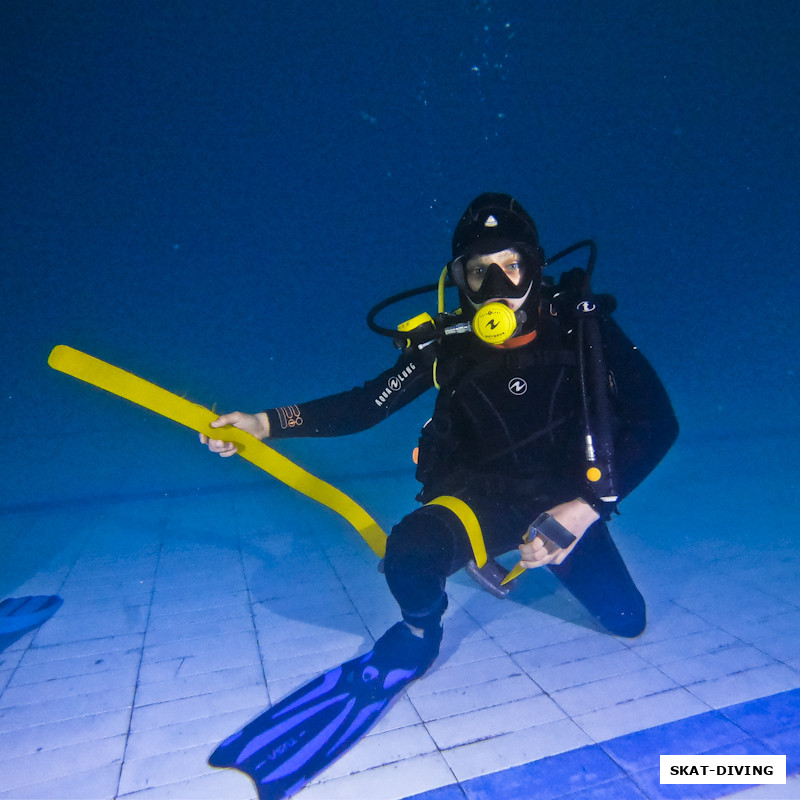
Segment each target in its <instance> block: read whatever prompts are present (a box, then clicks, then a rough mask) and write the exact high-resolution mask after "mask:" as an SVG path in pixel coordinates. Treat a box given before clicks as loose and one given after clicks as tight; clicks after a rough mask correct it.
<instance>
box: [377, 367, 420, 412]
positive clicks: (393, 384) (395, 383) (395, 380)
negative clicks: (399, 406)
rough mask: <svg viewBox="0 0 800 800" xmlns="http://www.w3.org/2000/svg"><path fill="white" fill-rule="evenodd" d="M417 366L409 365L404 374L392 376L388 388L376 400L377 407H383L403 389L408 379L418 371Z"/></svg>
mask: <svg viewBox="0 0 800 800" xmlns="http://www.w3.org/2000/svg"><path fill="white" fill-rule="evenodd" d="M416 368H417V367H416V365H415V364H409V365H408V366H407V367H406V368H405V369H404V370H403V371H402V372H400V373H399V374H397V375H392V377H391V378H389V380H388V381H387V382H386V388H385V389H384V390H383V391H382V392H381V393H380V394H379V395H378V396H377V397H376V398H375V405H376V406H378V407H380V406H382V405H383V404H384V403H385V402H386V401H387V400H388V399H389V398H390V397H391V396H392V395H393V394H394V393H395V392H399V391H400V389H402V388H403V383H404V382H405V380H406V378H408V376H409V375H410V374H411V373H412V372H413V371H414V370H415V369H416Z"/></svg>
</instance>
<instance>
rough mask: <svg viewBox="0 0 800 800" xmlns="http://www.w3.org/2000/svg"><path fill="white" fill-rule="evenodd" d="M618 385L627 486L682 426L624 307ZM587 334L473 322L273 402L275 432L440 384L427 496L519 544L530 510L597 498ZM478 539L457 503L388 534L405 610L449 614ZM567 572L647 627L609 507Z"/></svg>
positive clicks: (429, 510) (395, 585) (619, 468)
mask: <svg viewBox="0 0 800 800" xmlns="http://www.w3.org/2000/svg"><path fill="white" fill-rule="evenodd" d="M601 328H602V335H603V343H604V354H605V360H606V365H607V368H608V371H609V375H610V382H611V385H612V386H613V390H612V392H611V403H612V414H613V419H612V427H613V433H614V445H615V470H616V476H617V482H618V486H617V488H618V493H619V495H620V497H624V496H625V495H627V494H628V493H629V492H630V491H631V490H632V489H633V488H634V487H635V486H636V485H638V484H639V483H640V482H641V481H642V480H643V479H644V477H645V476H646V475H647V474H648V473H649V472H650V471H651V470H652V469H653V468H654V467H655V466H656V464H657V463H658V462H659V461H660V460H661V458H662V457H663V456H664V454H665V453H666V452H667V450H668V449H669V447H670V446H671V445H672V443H673V441H674V440H675V437H676V435H677V422H676V419H675V415H674V413H673V410H672V406H671V404H670V401H669V398H668V397H667V394H666V392H665V390H664V388H663V386H662V384H661V381H660V380H659V379H658V376H657V375H656V374H655V372H654V370H653V369H652V367H651V366H650V364H649V363H648V362H647V360H646V359H645V358H644V356H643V355H642V354H641V353H640V352H639V351H638V350H637V349H636V348H635V347H634V346H633V344H631V342H630V341H629V339H628V338H627V337H626V336H625V335H624V333H623V332H622V331H621V330H620V328H619V327H618V326H617V324H616V323H615V322H614V321H613V320H611V319H605V320H603V321H602V324H601ZM573 336H574V334H573V333H571V332H569V331H568V330H567V329H566V326H564V325H562V323H561V322H559V321H558V320H555V319H552V318H551V317H550V316H548V315H547V314H545V315H544V316H543V318H542V320H541V321H540V324H539V328H538V331H537V336H536V338H535V339H534V340H533V341H532V342H531V343H529V344H526V345H524V346H522V347H518V348H513V349H503V348H495V347H492V346H490V345H487V344H484V343H483V342H481V341H479V340H478V339H476V338H475V337H473V336H472V335H470V334H463V335H457V336H453V337H448V338H446V339H445V340H443V341H442V342H440V343H438V344H434V345H429V346H427V347H424V348H422V349H421V350H418V349H415V348H411V349H409V350H407V351H405V352H404V353H403V354H402V355H401V356H400V358H399V359H398V361H397V363H396V364H395V365H394V367H392V368H391V369H389V370H386V371H385V372H383V373H381V374H380V375H379V376H377V377H376V378H374V379H373V380H371V381H369V382H368V383H366V384H364V385H363V386H360V387H357V388H354V389H352V390H350V391H348V392H343V393H340V394H336V395H331V396H329V397H324V398H321V399H318V400H313V401H310V402H307V403H302V404H300V405H295V406H286V407H282V408H277V409H270V410H269V411H268V412H267V413H268V415H269V420H270V430H271V435H272V437H274V438H280V437H291V436H340V435H343V434H348V433H354V432H356V431H360V430H363V429H366V428H368V427H371V426H372V425H375V424H377V423H378V422H380V421H381V420H383V419H385V418H386V417H387V416H389V414H391V413H393V412H395V411H397V410H398V409H400V408H402V407H403V406H405V405H407V404H408V403H409V402H411V401H412V400H414V399H415V398H417V397H419V396H420V395H421V394H422V393H423V392H425V391H427V390H428V389H430V388H431V387H432V386H433V385H434V373H435V377H436V380H437V382H438V384H439V386H440V387H441V388H440V390H439V393H438V396H437V400H436V405H435V409H434V413H433V416H432V418H431V420H430V421H429V422H428V423H427V424H426V425H425V427H424V428H423V431H422V435H421V438H420V450H419V464H418V469H417V477H418V478H419V480H420V481H421V483H422V485H423V488H422V491H421V492H420V495H419V497H418V499H420V500H421V501H423V502H426V503H427V502H429V501H430V500H432V499H434V498H435V497H438V496H440V495H453V496H455V497H458V498H459V499H461V500H464V501H465V502H466V503H467V504H468V505H469V506H470V507H471V508H472V510H473V511H474V512H475V513H476V515H477V517H478V519H479V521H480V524H481V528H482V531H483V535H484V539H485V541H486V547H487V551H488V553H489V554H490V555H492V556H496V555H499V554H501V553H504V552H507V551H509V550H512V549H515V548H517V547H518V545H519V544H520V543H521V541H522V536H523V534H524V533H525V531H526V530H527V528H528V526H529V525H530V523H531V522H532V521H533V520H534V519H535V518H536V517H537V516H538V515H539V514H540V513H541V512H542V511H547V510H548V509H550V508H552V507H553V506H554V505H556V504H558V503H562V502H566V501H569V500H573V499H575V498H576V497H584V498H586V499H587V500H590V501H592V502H593V504H595V505H597V498H596V497H594V495H593V493H592V491H591V488H590V486H589V484H588V483H587V481H586V480H585V478H584V477H583V471H584V460H583V446H584V441H583V426H582V410H581V409H582V406H581V395H580V386H579V383H580V382H579V380H578V372H577V366H576V356H575V347H574V343H573V342H572V338H573ZM470 558H472V550H471V546H470V544H469V541H468V539H467V537H466V534H465V531H464V528H463V525H462V524H461V522H460V521H459V520H458V518H457V517H456V516H455V515H454V514H453V513H452V512H451V511H449V510H448V509H446V508H443V507H441V506H439V505H433V506H422V507H420V508H417V509H416V510H414V511H413V512H411V513H410V514H409V515H408V516H406V517H405V518H404V519H403V520H401V521H400V522H399V523H398V524H397V525H396V526H395V527H394V528H393V529H392V532H391V535H390V536H389V539H388V542H387V551H386V559H385V573H386V579H387V582H388V584H389V588H390V589H391V591H392V593H393V595H394V596H395V598H396V600H397V602H398V603H399V605H400V608H401V611H402V613H403V617H404V618H405V619H406V620H407V621H408V622H410V623H413V624H415V625H419V626H421V627H428V626H429V625H433V624H438V620H439V617H440V616H441V613H442V612H443V610H444V608H445V607H446V595H445V592H444V587H445V579H446V578H447V577H448V576H449V575H452V574H453V573H454V572H456V571H458V570H459V569H461V568H462V567H464V566H465V565H466V564H467V562H468V561H469V560H470ZM550 569H551V571H552V572H553V573H554V574H555V575H556V576H557V577H558V578H559V580H561V582H562V583H563V584H564V585H565V586H566V587H567V588H568V589H569V590H570V591H571V592H572V594H573V595H574V596H575V597H577V599H578V600H580V601H581V602H582V603H583V605H584V606H585V607H586V608H587V609H588V610H589V611H590V612H591V613H592V614H593V615H594V617H595V618H596V619H598V620H599V621H600V622H601V623H602V624H603V625H604V626H605V627H606V628H607V629H608V630H610V631H612V632H613V633H616V634H618V635H622V636H635V635H637V634H638V633H640V632H641V631H642V630H643V629H644V625H645V606H644V601H643V600H642V597H641V595H640V594H639V592H638V590H637V589H636V587H635V585H634V583H633V581H632V580H631V578H630V576H629V574H628V571H627V569H626V567H625V565H624V563H623V562H622V559H621V558H620V556H619V554H618V552H617V550H616V547H615V546H614V544H613V542H612V541H611V538H610V536H609V534H608V530H607V528H606V525H605V521H604V520H603V519H601V520H599V521H598V522H596V523H595V524H594V525H592V526H591V527H590V528H589V530H588V531H587V532H586V534H584V536H583V537H582V538H581V540H580V541H579V543H578V544H577V545H576V547H575V548H574V549H573V551H572V553H571V554H570V555H569V556H568V557H567V559H566V560H565V561H564V563H563V564H561V565H560V566H552V567H550Z"/></svg>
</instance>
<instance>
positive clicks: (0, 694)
mask: <svg viewBox="0 0 800 800" xmlns="http://www.w3.org/2000/svg"><path fill="white" fill-rule="evenodd" d="M90 536H91V533H90V532H88V531H87V532H86V534H85V535H84V539H83V542H82V544H81V546H80V548H79V549H78V551H77V555H76V556H75V558H74V560H73V562H72V565H71V566H70V568H69V569H68V570H67V572H66V574H65V575H64V577H63V578H62V580H61V583H60V584H59V586H58V592H57V593H58V595H59V597H60V596H61V595H62V593H63V591H64V586H65V585H66V583H67V581H68V580H69V576H70V575H71V574H72V571H73V570H74V569H75V565H76V564H77V563H78V561H79V559H80V557H81V555H82V554H83V552H84V550H85V549H86V546H87V542H88V541H89V537H90ZM40 631H41V626H40V627H38V628H36V629H35V630H34V631H33V636H32V637H31V639H30V641H29V642H28V644H27V645H26V646H25V649H24V650H23V651H22V653H21V654H20V657H19V658H18V659H17V663H16V664H15V665H14V668H13V669H12V670H11V674H10V675H9V676H8V680H7V681H6V682H5V685H4V686H3V687H2V689H0V699H2V697H3V695H4V694H5V693H6V689H8V687H9V686H11V684H12V682H13V680H14V676H15V675H16V674H17V671H18V670H19V668H20V666H21V665H22V662H23V660H24V659H25V654H26V653H27V652H28V651H29V650H30V649H31V647H33V645H34V644H35V642H36V639H37V638H38V636H39V632H40Z"/></svg>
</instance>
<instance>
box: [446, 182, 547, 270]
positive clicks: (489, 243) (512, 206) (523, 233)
mask: <svg viewBox="0 0 800 800" xmlns="http://www.w3.org/2000/svg"><path fill="white" fill-rule="evenodd" d="M515 244H527V245H529V246H530V247H531V248H533V249H538V248H539V235H538V233H537V231H536V225H535V223H534V221H533V220H532V219H531V217H530V215H529V214H528V213H527V212H526V211H525V209H524V208H523V207H522V206H521V205H520V204H519V203H518V202H517V201H516V200H515V199H514V198H513V197H511V195H508V194H498V193H495V192H487V193H486V194H482V195H480V196H479V197H476V198H475V199H474V200H473V201H472V202H471V203H470V204H469V207H468V208H467V210H466V211H465V212H464V214H463V216H462V217H461V219H460V220H459V223H458V225H456V229H455V232H454V233H453V258H458V257H459V256H463V255H485V254H487V253H497V252H499V251H501V250H505V249H506V248H507V247H511V246H512V245H515Z"/></svg>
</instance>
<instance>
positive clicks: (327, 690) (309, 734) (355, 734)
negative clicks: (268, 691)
mask: <svg viewBox="0 0 800 800" xmlns="http://www.w3.org/2000/svg"><path fill="white" fill-rule="evenodd" d="M399 625H400V626H402V627H403V628H404V629H405V625H403V623H399ZM395 629H398V626H395V628H393V629H390V633H391V632H393V631H395ZM398 630H399V629H398ZM406 630H407V629H406ZM408 635H409V636H410V634H408ZM384 638H385V637H384ZM394 638H395V639H396V638H397V637H396V636H395V637H394ZM379 647H380V640H379V643H378V644H377V645H376V648H375V649H374V650H371V651H370V652H369V653H366V654H365V655H363V656H359V657H358V658H354V659H352V660H351V661H346V662H345V663H344V664H341V665H339V666H338V667H334V668H333V669H331V670H329V671H328V672H326V673H325V674H324V675H320V676H319V677H317V678H315V679H314V680H313V681H311V682H310V683H308V684H306V685H305V686H303V687H301V688H300V689H298V690H297V691H295V692H293V693H292V694H290V695H289V696H288V697H286V698H284V699H283V700H281V701H280V702H279V703H277V704H276V705H274V706H272V708H270V709H268V710H267V711H265V712H264V713H263V714H261V715H260V716H259V717H256V719H254V720H253V721H252V722H250V723H248V724H247V725H245V727H244V728H243V729H242V730H241V731H239V732H238V733H235V734H233V736H230V737H229V738H228V739H226V740H225V741H224V742H222V744H220V745H219V747H217V749H216V750H214V752H213V753H212V754H211V755H210V756H209V759H208V763H209V764H210V765H211V766H212V767H232V768H234V769H238V770H241V771H242V772H244V773H246V774H247V775H249V776H250V777H251V778H252V779H253V781H254V782H255V784H256V788H257V789H258V796H259V800H280V799H281V798H285V797H290V796H291V795H293V794H294V793H295V792H298V791H299V790H300V789H302V788H303V786H305V785H306V784H307V783H308V781H310V780H311V779H312V778H313V777H314V776H315V775H317V774H319V773H320V772H322V770H324V769H325V768H326V767H327V766H328V765H330V764H331V763H332V762H333V761H335V760H336V759H337V758H339V756H341V755H342V754H344V753H345V752H346V751H347V750H348V749H349V748H350V747H351V746H352V745H354V744H355V743H356V742H357V741H358V740H359V739H360V738H361V737H362V736H363V735H364V734H365V733H366V732H367V731H368V730H369V729H370V728H371V727H372V725H373V724H374V723H375V722H376V721H377V720H378V717H379V716H380V715H381V713H382V712H383V711H384V710H385V709H386V707H387V706H388V705H389V703H390V701H391V700H392V698H394V697H395V696H396V695H397V694H399V693H400V692H401V691H402V690H403V689H404V688H405V687H406V686H407V685H408V684H409V683H411V681H413V680H414V679H416V678H418V677H419V676H420V675H422V673H423V672H425V670H426V669H427V668H428V666H429V665H430V663H431V662H432V661H433V658H435V656H436V652H438V649H439V642H438V641H436V643H435V645H434V647H435V650H434V651H432V652H431V654H430V657H426V658H425V659H424V661H422V662H421V663H420V664H419V665H418V666H416V667H414V666H411V667H410V668H408V667H409V665H408V664H403V663H402V660H403V659H399V660H398V661H397V663H396V664H394V665H392V663H391V662H390V661H387V660H386V658H385V656H386V653H385V652H378V651H379ZM376 653H377V655H376Z"/></svg>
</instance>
